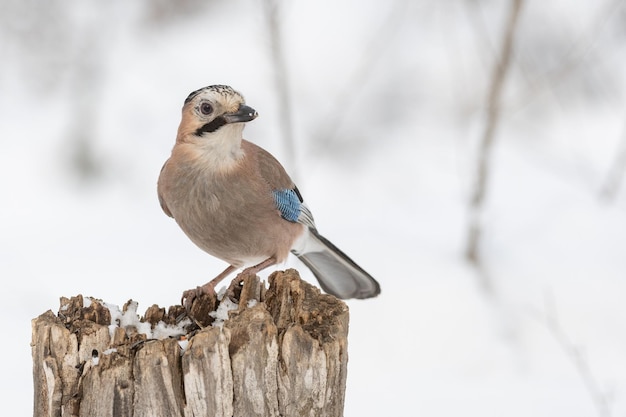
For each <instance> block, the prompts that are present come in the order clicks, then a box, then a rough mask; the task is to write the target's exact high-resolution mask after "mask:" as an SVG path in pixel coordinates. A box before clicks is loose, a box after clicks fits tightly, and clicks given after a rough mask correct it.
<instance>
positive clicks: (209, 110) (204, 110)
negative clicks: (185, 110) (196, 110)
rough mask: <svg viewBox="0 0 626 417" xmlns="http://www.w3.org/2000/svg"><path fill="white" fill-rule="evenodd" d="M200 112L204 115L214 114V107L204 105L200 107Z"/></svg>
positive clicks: (207, 104)
mask: <svg viewBox="0 0 626 417" xmlns="http://www.w3.org/2000/svg"><path fill="white" fill-rule="evenodd" d="M200 111H201V112H202V114H204V115H209V114H211V113H213V106H211V105H210V104H209V103H202V104H201V105H200Z"/></svg>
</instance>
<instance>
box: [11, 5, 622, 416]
mask: <svg viewBox="0 0 626 417" xmlns="http://www.w3.org/2000/svg"><path fill="white" fill-rule="evenodd" d="M173 3H174V2H171V3H170V2H168V1H165V0H161V1H147V0H144V1H138V2H132V3H129V2H123V1H109V2H106V3H103V2H96V1H66V2H62V1H59V0H56V1H50V2H45V4H40V2H37V1H35V0H2V1H1V2H0V25H1V26H0V54H1V55H2V58H1V62H2V64H1V65H0V189H1V190H2V196H3V197H2V199H1V201H0V214H1V216H0V277H1V280H0V286H1V291H0V304H1V305H2V306H3V311H4V312H5V319H4V323H5V324H4V326H3V327H4V332H3V334H4V339H5V340H4V341H3V343H2V345H1V346H2V348H1V349H2V350H3V351H2V357H3V360H2V361H1V362H0V403H2V404H4V407H5V408H4V412H5V413H6V414H7V415H16V416H17V415H20V416H21V415H23V416H28V415H31V414H32V405H31V404H32V376H31V359H30V347H29V343H30V320H31V319H32V318H34V317H36V316H37V315H39V314H40V313H43V312H44V311H45V310H47V309H52V310H53V311H55V312H56V311H57V309H58V298H59V297H60V296H62V295H64V296H72V295H76V294H79V293H81V294H84V295H89V296H94V297H97V298H101V299H104V300H105V301H107V302H109V303H115V304H120V305H121V304H123V303H124V302H126V301H127V299H129V298H132V299H134V300H137V301H139V303H140V308H139V310H140V311H144V310H145V308H147V307H148V306H149V305H151V304H152V303H158V304H160V305H162V306H169V305H171V304H175V303H177V302H178V301H179V297H180V294H181V291H183V290H184V289H187V288H191V287H194V286H196V285H198V284H200V283H204V282H205V281H206V280H207V279H209V278H211V277H213V276H214V275H215V274H216V273H217V272H219V271H221V270H222V269H223V267H224V264H223V263H222V262H221V261H218V260H215V259H212V258H211V257H210V256H208V255H206V254H204V253H202V252H201V251H200V250H199V249H197V248H196V247H195V246H193V244H192V243H191V242H189V241H188V239H187V238H186V237H185V236H184V234H183V233H182V232H181V231H180V230H179V229H178V228H177V226H176V225H175V223H174V222H173V221H172V220H171V219H170V218H168V217H166V216H165V215H164V214H163V213H162V212H161V210H160V207H159V205H158V202H157V198H156V179H157V176H158V173H159V170H160V168H161V165H162V163H163V162H164V160H165V159H166V158H167V157H168V155H169V152H170V149H171V147H172V144H173V141H174V136H175V132H176V129H177V126H178V122H179V116H180V108H181V106H182V102H183V100H184V98H185V97H186V95H187V94H188V93H189V92H190V91H192V90H194V89H197V88H199V87H202V86H205V85H208V84H216V83H225V84H230V85H232V86H233V87H235V88H236V89H238V90H240V91H241V92H243V94H244V95H245V96H246V98H247V101H248V103H249V104H250V105H251V106H252V107H254V108H255V109H256V110H257V111H258V112H259V113H260V117H259V118H258V119H257V120H255V121H254V122H252V123H250V124H249V125H248V126H247V128H246V130H245V132H244V133H245V136H246V137H247V138H248V139H250V140H252V141H254V142H256V143H258V144H260V145H261V146H263V147H265V148H266V149H268V150H270V151H271V152H272V153H274V154H275V155H276V156H277V157H279V159H285V150H284V148H283V146H282V142H281V139H280V129H279V121H280V117H281V115H280V114H278V113H279V112H278V101H277V100H278V97H277V94H276V86H275V84H274V76H273V66H272V61H271V53H270V41H269V35H268V26H267V21H266V19H265V15H264V8H263V7H262V2H254V1H251V0H236V1H230V2H219V1H212V2H202V1H195V0H187V1H184V2H179V3H178V4H179V6H173ZM205 3H206V4H205ZM284 3H285V5H284V6H283V8H282V10H281V13H280V17H281V19H280V23H281V26H282V31H283V40H284V43H285V54H286V63H287V67H288V71H289V81H290V85H291V93H292V94H291V100H292V111H293V117H294V125H295V127H294V129H295V135H294V142H295V148H296V154H297V155H296V159H295V160H294V161H285V165H286V166H287V167H288V168H289V169H290V170H291V171H292V172H294V173H295V175H294V176H295V177H297V180H298V184H299V188H300V189H301V191H302V192H303V194H304V195H305V198H306V199H307V202H308V204H309V206H310V207H311V208H312V210H313V212H314V215H315V217H316V221H317V224H318V226H319V229H320V231H321V232H322V233H323V234H324V235H326V237H328V238H330V239H331V240H333V241H334V242H335V243H336V244H337V245H338V246H339V247H341V248H342V249H344V250H345V251H346V252H348V253H349V254H350V255H351V256H352V257H353V258H354V259H355V260H357V261H358V262H359V263H360V264H361V265H362V266H363V267H364V268H365V269H367V270H369V271H370V272H371V273H372V275H374V276H375V277H377V279H378V280H379V281H380V283H381V285H382V291H383V292H382V295H381V296H380V297H378V298H377V299H374V300H368V301H350V302H349V306H350V309H351V322H350V339H349V343H350V347H349V348H350V362H349V375H348V388H347V398H346V409H345V414H346V416H347V417H355V416H380V415H383V413H384V415H414V416H422V415H424V416H425V415H428V416H455V415H461V414H462V415H470V416H482V417H484V416H502V415H506V416H529V415H532V416H546V417H547V416H556V415H559V416H560V415H562V416H592V415H604V416H608V415H611V416H623V415H626V305H625V303H626V281H625V279H626V254H625V253H624V248H626V197H625V194H626V189H624V187H621V188H620V187H617V188H615V189H614V193H612V196H610V197H606V196H603V195H604V194H603V190H604V189H605V188H606V186H607V184H610V181H611V178H612V176H611V175H612V174H611V172H612V168H611V167H612V166H615V161H616V160H618V159H619V158H618V155H619V153H620V152H623V149H624V143H626V139H624V137H625V136H624V135H625V134H626V133H625V132H624V130H625V124H626V111H625V109H626V106H625V97H626V91H625V86H626V71H624V68H626V66H625V64H626V29H625V28H626V5H624V2H623V1H609V0H604V1H599V0H585V1H582V2H576V4H575V5H574V3H572V2H568V1H564V0H563V1H557V0H554V1H551V2H540V1H537V0H527V1H526V2H525V5H524V8H523V10H522V15H521V21H520V28H519V37H518V42H517V45H516V46H517V48H516V52H515V56H514V59H513V63H512V70H511V74H510V78H509V80H508V81H507V86H506V90H505V99H504V110H503V119H502V123H501V125H500V126H499V130H498V132H497V136H496V144H495V148H494V154H493V164H492V170H491V177H490V182H489V191H488V200H487V206H486V212H485V219H486V223H485V234H484V239H483V241H482V252H481V253H482V255H483V261H484V271H482V272H478V271H476V270H475V269H473V268H472V267H471V266H470V265H469V264H468V263H467V262H466V261H465V260H464V258H463V250H464V242H465V238H466V228H467V201H468V196H469V194H470V190H471V186H472V181H471V179H472V176H473V173H474V164H475V157H474V156H475V155H474V147H475V146H474V145H475V144H476V142H477V140H478V138H479V136H480V132H481V129H482V124H483V122H484V117H483V114H484V98H485V96H486V89H487V86H488V85H489V80H490V76H491V75H490V74H491V68H492V65H493V60H494V57H495V54H496V51H497V50H498V48H499V45H500V43H501V33H502V28H503V24H504V21H505V17H506V13H507V7H505V6H507V5H508V3H509V2H507V1H495V0H479V1H469V0H452V1H448V2H437V1H426V0H420V1H388V2H374V1H358V0H318V1H315V2H305V1H293V2H284ZM288 266H295V267H296V268H298V269H299V270H300V271H301V272H302V273H303V274H304V275H305V277H306V278H307V279H311V275H310V274H309V273H308V272H307V271H305V267H304V266H303V265H300V264H298V263H297V261H295V260H292V261H290V263H289V264H288ZM485 280H488V282H489V288H488V289H486V287H485V285H484V282H485ZM554 320H557V325H556V327H550V324H551V323H554ZM574 351H575V352H577V354H578V356H577V355H576V354H573V352H574ZM577 358H578V359H577ZM602 404H604V406H603V405H602ZM7 407H14V409H12V410H11V409H7Z"/></svg>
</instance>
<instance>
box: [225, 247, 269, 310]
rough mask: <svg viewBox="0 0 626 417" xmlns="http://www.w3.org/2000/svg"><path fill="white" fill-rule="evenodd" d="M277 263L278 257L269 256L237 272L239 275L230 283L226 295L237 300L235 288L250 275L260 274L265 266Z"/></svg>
mask: <svg viewBox="0 0 626 417" xmlns="http://www.w3.org/2000/svg"><path fill="white" fill-rule="evenodd" d="M275 264H276V258H274V257H273V256H272V257H269V258H267V259H266V260H264V261H263V262H261V263H258V264H256V265H254V266H250V267H248V268H246V269H244V270H243V271H241V272H240V273H239V274H237V276H236V277H235V279H234V280H233V281H232V282H231V283H230V285H229V286H228V290H227V291H226V295H227V296H228V297H229V298H230V299H231V300H233V301H236V297H235V288H236V287H238V286H239V285H241V283H242V281H243V280H244V279H245V278H246V277H248V276H253V275H256V274H258V273H259V272H261V271H262V270H264V269H265V268H267V267H269V266H272V265H275Z"/></svg>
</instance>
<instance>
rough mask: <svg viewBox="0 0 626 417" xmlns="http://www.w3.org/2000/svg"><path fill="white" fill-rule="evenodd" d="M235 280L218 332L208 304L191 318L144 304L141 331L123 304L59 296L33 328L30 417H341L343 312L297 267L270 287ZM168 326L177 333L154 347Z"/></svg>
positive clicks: (211, 301) (200, 302)
mask: <svg viewBox="0 0 626 417" xmlns="http://www.w3.org/2000/svg"><path fill="white" fill-rule="evenodd" d="M241 281H242V283H243V286H241V285H240V284H239V281H234V282H233V285H232V286H231V287H230V288H229V291H228V293H227V295H225V297H226V298H228V299H229V300H233V301H235V302H238V306H236V305H235V309H234V310H232V311H230V312H229V313H228V319H227V320H226V321H225V322H224V323H223V324H221V323H220V324H219V325H217V323H218V322H215V323H214V324H215V326H212V325H210V323H212V322H213V320H214V317H213V315H210V314H209V312H210V311H212V310H215V309H216V307H217V306H218V305H219V303H220V302H219V301H218V300H217V299H216V298H215V297H214V296H209V297H203V298H198V299H197V300H196V301H195V302H194V305H193V306H192V309H191V313H190V315H192V316H193V314H194V312H195V313H196V314H199V315H198V316H193V317H192V320H189V319H185V316H186V314H185V310H184V308H182V307H181V306H173V307H170V309H169V310H168V311H167V312H166V310H165V309H163V308H160V307H158V306H156V305H153V306H151V307H149V308H148V310H147V311H146V313H145V314H144V317H143V319H142V321H141V322H140V321H139V320H133V319H137V318H138V317H136V313H135V310H136V307H137V306H136V303H133V302H130V301H129V302H128V303H126V305H125V306H124V309H123V312H119V311H115V312H114V311H110V310H109V308H108V307H107V306H106V305H105V304H104V303H102V302H99V301H97V300H91V299H90V300H86V299H83V297H82V296H80V295H79V296H76V297H72V298H71V299H67V298H62V299H61V309H60V310H59V313H58V314H57V315H55V314H54V313H52V312H51V311H47V312H46V313H44V314H42V315H41V316H39V317H38V318H36V319H34V320H33V323H32V328H33V340H32V355H33V381H34V385H35V396H34V416H36V417H40V416H50V417H52V416H54V417H70V416H78V417H83V416H85V417H86V416H89V417H105V416H106V417H118V416H122V417H125V416H128V417H138V416H141V417H143V416H146V417H147V416H157V417H158V416H173V417H200V416H202V417H206V416H220V417H230V416H237V417H239V416H259V417H261V416H276V417H278V416H281V417H288V416H298V417H300V416H328V417H335V416H342V415H343V404H344V390H345V384H346V375H347V334H348V308H347V306H346V305H345V304H344V303H343V302H342V301H340V300H337V299H336V298H335V297H333V296H330V295H325V294H321V293H320V291H319V290H318V289H317V288H315V287H313V286H311V285H309V284H307V283H305V282H303V281H301V280H300V278H299V276H298V273H297V272H296V271H295V270H288V271H285V272H276V273H274V274H272V276H270V278H269V283H270V287H269V289H266V288H265V286H264V285H263V284H262V283H261V282H260V281H259V279H258V278H257V277H245V279H243V280H241ZM224 301H225V299H224V300H222V301H221V302H224ZM225 305H228V304H225ZM114 310H115V309H114ZM181 319H185V320H184V321H181ZM111 321H114V323H113V324H111ZM177 323H178V325H177ZM120 324H122V326H120ZM176 325H177V327H176V329H179V330H180V334H181V335H179V336H177V337H175V338H164V339H161V340H157V339H151V338H152V337H153V335H155V336H156V335H158V334H168V333H167V332H172V331H174V330H172V328H173V327H172V326H176ZM205 325H208V326H206V327H203V328H199V327H198V326H205ZM168 326H169V327H168ZM164 328H166V330H167V332H164V331H163V329H164ZM159 329H160V331H161V333H159V332H158V330H159ZM185 343H187V344H186V345H185Z"/></svg>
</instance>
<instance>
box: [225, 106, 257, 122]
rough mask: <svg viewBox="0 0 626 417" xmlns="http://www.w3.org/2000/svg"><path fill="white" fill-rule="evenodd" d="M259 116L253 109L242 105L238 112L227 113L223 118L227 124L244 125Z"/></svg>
mask: <svg viewBox="0 0 626 417" xmlns="http://www.w3.org/2000/svg"><path fill="white" fill-rule="evenodd" d="M258 115H259V113H257V112H256V110H254V109H253V108H252V107H250V106H246V105H245V104H242V105H241V106H239V110H237V111H236V112H234V113H226V114H224V115H223V116H222V117H223V118H224V120H225V121H226V123H243V122H249V121H251V120H254V119H256V117H257V116H258Z"/></svg>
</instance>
